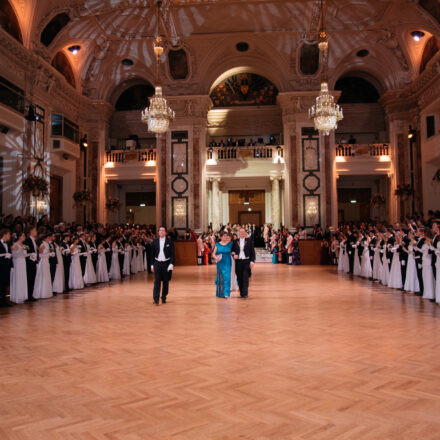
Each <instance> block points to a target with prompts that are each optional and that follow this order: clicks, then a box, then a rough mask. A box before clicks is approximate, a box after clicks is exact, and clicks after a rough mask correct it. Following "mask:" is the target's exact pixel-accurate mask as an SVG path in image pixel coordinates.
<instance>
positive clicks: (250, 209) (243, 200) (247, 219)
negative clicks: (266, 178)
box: [229, 190, 266, 226]
mask: <svg viewBox="0 0 440 440" xmlns="http://www.w3.org/2000/svg"><path fill="white" fill-rule="evenodd" d="M265 210H266V202H265V191H264V190H242V191H240V190H233V191H229V223H231V224H234V223H239V224H241V225H243V224H246V223H251V224H255V225H257V226H261V225H262V224H263V223H264V222H265Z"/></svg>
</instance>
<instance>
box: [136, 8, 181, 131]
mask: <svg viewBox="0 0 440 440" xmlns="http://www.w3.org/2000/svg"><path fill="white" fill-rule="evenodd" d="M161 4H162V2H161V1H157V2H156V5H157V18H156V23H157V34H156V38H155V40H154V42H153V50H154V54H155V55H156V85H155V88H154V95H153V96H152V97H151V98H150V106H149V107H147V108H146V109H145V110H144V111H143V112H142V117H141V119H142V122H143V123H144V124H146V125H147V126H148V131H149V132H151V133H155V134H156V135H160V134H162V133H165V132H166V131H167V130H168V128H169V126H170V122H171V121H172V120H173V119H174V117H175V113H174V111H173V110H172V109H171V107H170V106H169V105H168V102H167V100H166V99H165V98H164V97H163V94H162V82H161V77H160V59H161V57H162V54H163V53H164V50H165V44H164V40H163V38H162V37H161V36H160V35H159V20H160V7H161Z"/></svg>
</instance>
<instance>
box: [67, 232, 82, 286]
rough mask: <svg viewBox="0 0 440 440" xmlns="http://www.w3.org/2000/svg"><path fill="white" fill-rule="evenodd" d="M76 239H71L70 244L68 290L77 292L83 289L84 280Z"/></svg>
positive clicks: (77, 239)
mask: <svg viewBox="0 0 440 440" xmlns="http://www.w3.org/2000/svg"><path fill="white" fill-rule="evenodd" d="M78 241H79V238H78V237H73V238H72V244H71V246H70V255H71V262H70V272H69V289H72V290H79V289H84V279H83V275H82V270H81V263H80V260H79V257H80V253H81V250H80V247H79V246H78Z"/></svg>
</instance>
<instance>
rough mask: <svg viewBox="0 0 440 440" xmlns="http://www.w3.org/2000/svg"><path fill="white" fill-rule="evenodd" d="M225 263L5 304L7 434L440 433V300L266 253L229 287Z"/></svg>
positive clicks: (402, 438)
mask: <svg viewBox="0 0 440 440" xmlns="http://www.w3.org/2000/svg"><path fill="white" fill-rule="evenodd" d="M214 271H215V268H214V267H201V268H197V267H191V268H176V270H175V273H174V278H173V281H172V283H171V292H170V296H169V303H168V304H166V305H161V306H159V307H154V306H153V305H152V278H148V276H147V275H146V274H138V275H136V276H135V277H133V278H132V279H130V280H126V281H123V282H122V283H116V284H113V285H107V286H99V287H94V288H90V289H88V290H87V291H85V293H74V294H72V295H64V296H60V295H59V296H57V297H56V298H53V299H50V300H44V301H39V302H37V303H34V304H30V305H23V306H17V307H13V308H12V309H7V310H5V309H2V310H1V311H0V329H1V335H2V338H1V340H0V350H1V357H0V439H1V440H3V439H7V440H15V439H16V440H28V439H29V440H39V439H44V440H97V439H105V440H156V439H157V440H164V439H177V440H183V439H190V440H198V439H203V440H205V439H206V440H207V439H215V440H217V439H218V440H226V439H228V440H229V439H233V440H235V439H237V440H262V439H297V440H335V439H338V440H339V439H340V440H373V439H374V440H376V439H380V440H388V439H396V440H397V439H398V440H407V439H410V440H422V439H423V440H438V439H440V307H438V306H435V305H433V304H432V303H430V302H427V301H423V300H421V299H419V298H417V297H414V296H410V295H408V294H403V293H401V292H399V291H395V290H391V289H386V288H383V287H380V286H378V285H376V284H372V283H371V282H368V281H360V280H357V281H355V282H352V281H349V280H348V279H347V278H346V277H345V276H341V275H338V274H336V272H335V271H334V269H333V268H324V267H316V266H315V267H301V266H300V267H286V266H272V265H264V264H260V265H258V266H257V268H256V269H255V271H254V272H255V273H254V279H253V281H252V285H251V289H250V295H251V296H250V298H249V299H248V300H241V299H239V298H237V297H236V294H235V297H233V298H231V299H229V300H224V299H216V298H215V286H214V285H213V281H214Z"/></svg>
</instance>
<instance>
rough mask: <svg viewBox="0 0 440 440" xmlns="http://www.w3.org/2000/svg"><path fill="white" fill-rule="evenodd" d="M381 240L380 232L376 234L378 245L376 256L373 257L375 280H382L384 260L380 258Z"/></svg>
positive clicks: (375, 250) (375, 251)
mask: <svg viewBox="0 0 440 440" xmlns="http://www.w3.org/2000/svg"><path fill="white" fill-rule="evenodd" d="M381 240H382V238H381V236H380V234H379V235H378V236H376V247H375V248H374V257H373V280H375V281H379V280H380V274H381V272H382V261H381V260H380V251H381V246H380V242H381Z"/></svg>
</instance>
